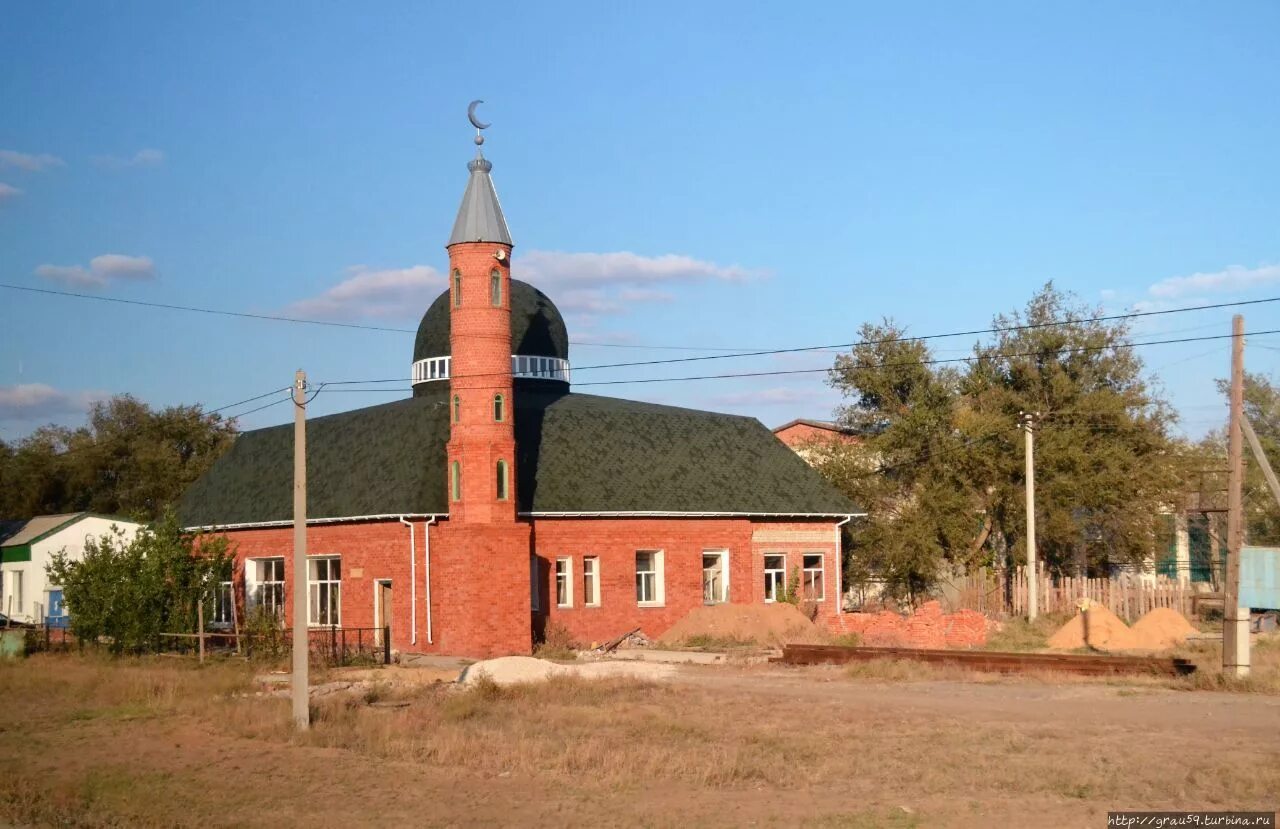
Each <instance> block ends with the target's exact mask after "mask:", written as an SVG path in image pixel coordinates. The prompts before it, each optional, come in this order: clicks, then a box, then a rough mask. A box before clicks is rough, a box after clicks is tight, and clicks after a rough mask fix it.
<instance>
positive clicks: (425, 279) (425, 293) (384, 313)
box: [285, 265, 448, 320]
mask: <svg viewBox="0 0 1280 829" xmlns="http://www.w3.org/2000/svg"><path fill="white" fill-rule="evenodd" d="M347 274H348V276H347V278H346V279H344V280H342V281H341V282H339V283H338V284H337V285H334V286H333V287H332V288H330V289H328V290H327V291H325V292H324V293H322V294H320V295H319V296H315V297H311V298H309V299H302V300H299V301H297V302H295V303H293V304H291V305H289V306H288V307H287V308H286V309H285V312H286V313H288V314H292V315H296V316H301V317H307V318H317V319H337V320H358V319H408V318H412V317H415V316H421V314H422V313H423V312H424V311H426V310H427V306H428V305H430V304H431V301H432V300H434V299H435V298H436V296H437V295H438V294H439V293H440V292H441V291H442V290H444V289H445V287H447V285H448V282H447V281H446V280H445V278H444V275H443V274H441V273H440V272H439V271H437V270H436V269H435V268H432V267H430V266H428V265H414V266H413V267H410V268H392V269H386V270H373V269H371V268H369V267H368V266H367V265H352V266H351V267H349V268H347Z"/></svg>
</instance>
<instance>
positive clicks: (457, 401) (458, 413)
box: [453, 394, 462, 423]
mask: <svg viewBox="0 0 1280 829" xmlns="http://www.w3.org/2000/svg"><path fill="white" fill-rule="evenodd" d="M453 422H454V423H461V422H462V398H461V397H459V396H458V395H456V394H455V395H454V396H453Z"/></svg>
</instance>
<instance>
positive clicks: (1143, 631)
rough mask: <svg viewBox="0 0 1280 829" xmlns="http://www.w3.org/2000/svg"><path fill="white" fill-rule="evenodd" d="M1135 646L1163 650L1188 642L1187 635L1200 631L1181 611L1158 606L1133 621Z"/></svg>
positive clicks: (1132, 630) (1131, 631) (1132, 631)
mask: <svg viewBox="0 0 1280 829" xmlns="http://www.w3.org/2000/svg"><path fill="white" fill-rule="evenodd" d="M1129 632H1130V633H1132V634H1133V639H1134V647H1136V648H1142V649H1144V650H1153V651H1163V650H1168V649H1169V648H1176V647H1178V646H1179V645H1185V644H1186V643H1187V637H1188V636H1191V635H1192V634H1194V633H1199V631H1198V630H1196V629H1195V627H1193V626H1192V624H1191V623H1190V622H1188V621H1187V620H1186V617H1184V616H1183V615H1182V614H1181V613H1179V612H1178V611H1176V610H1173V609H1172V608H1168V607H1157V608H1156V609H1155V610H1152V611H1151V612H1149V613H1147V614H1146V615H1145V616H1143V617H1142V618H1141V619H1139V620H1138V621H1136V622H1134V623H1133V627H1132V628H1130V629H1129Z"/></svg>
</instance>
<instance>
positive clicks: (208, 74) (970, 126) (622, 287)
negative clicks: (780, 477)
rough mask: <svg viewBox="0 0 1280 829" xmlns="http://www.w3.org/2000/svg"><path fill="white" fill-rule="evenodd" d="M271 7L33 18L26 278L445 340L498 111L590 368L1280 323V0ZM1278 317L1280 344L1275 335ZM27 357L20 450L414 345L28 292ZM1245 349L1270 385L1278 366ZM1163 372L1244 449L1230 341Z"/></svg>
mask: <svg viewBox="0 0 1280 829" xmlns="http://www.w3.org/2000/svg"><path fill="white" fill-rule="evenodd" d="M264 5H265V6H266V7H259V5H258V4H252V5H251V4H230V3H227V4H222V3H181V4H174V3H101V4H82V3H51V4H12V5H10V6H9V7H8V8H7V9H6V12H5V22H6V28H7V29H8V31H9V33H10V37H8V38H6V45H5V49H4V50H3V51H0V101H3V102H4V106H5V109H6V110H7V112H6V116H7V117H5V118H4V119H0V282H6V283H11V284H19V285H27V286H32V287H43V288H52V289H56V290H73V291H77V292H83V293H93V294H97V295H101V296H112V297H120V298H126V299H135V300H141V301H147V302H160V303H172V304H184V305H196V306H206V307H214V308H224V309H231V310H239V311H249V312H256V313H266V314H291V315H295V316H306V317H316V318H325V319H335V320H343V321H355V322H364V323H368V324H373V325H382V326H387V327H393V328H407V329H412V328H414V327H416V324H417V319H418V318H419V317H420V316H421V314H422V312H423V311H424V310H425V307H426V305H427V303H428V302H429V301H430V299H431V298H432V297H433V296H434V295H435V293H437V292H439V291H440V290H442V289H443V287H444V285H443V281H442V280H441V279H440V277H439V274H440V272H441V271H442V270H443V269H444V268H445V265H446V262H447V259H446V254H445V251H444V248H443V244H444V242H445V240H446V239H447V237H448V233H449V230H450V228H451V226H452V222H453V218H454V213H455V211H456V210H457V206H458V202H459V200H460V198H461V195H462V191H463V188H464V186H465V183H466V175H467V173H466V169H465V164H466V161H467V160H468V159H469V157H470V156H471V154H472V150H473V147H472V145H471V137H472V132H471V130H470V128H469V127H468V125H467V123H466V120H465V110H466V104H467V101H469V100H470V99H472V98H483V99H485V101H486V104H485V105H484V106H482V107H481V115H482V117H484V118H486V119H488V120H490V121H492V123H493V127H492V128H491V129H490V130H489V131H488V132H487V143H486V145H485V149H486V153H487V155H488V157H489V158H490V159H491V160H492V161H493V162H494V165H495V166H494V173H493V175H494V179H495V182H496V183H497V187H498V191H499V193H500V194H501V197H502V201H503V206H504V208H505V210H506V214H507V219H508V222H509V224H510V226H511V230H512V234H513V235H514V236H515V238H516V243H517V246H516V250H515V256H514V259H513V264H514V267H515V271H516V274H517V275H524V276H525V278H528V279H530V280H531V281H534V282H536V283H537V284H538V285H539V287H542V288H543V289H544V290H546V291H547V292H548V293H549V294H551V296H552V297H553V299H555V300H556V301H557V302H558V303H559V304H560V305H561V307H562V309H563V310H564V311H565V313H566V316H567V317H568V319H569V325H570V335H571V338H572V339H573V341H574V342H575V345H574V346H573V349H572V353H571V357H572V359H573V362H574V364H575V365H577V366H587V365H593V364H599V363H614V362H619V361H632V360H646V359H657V358H662V357H670V356H681V355H682V354H687V355H690V356H692V355H699V354H708V353H715V352H711V351H705V350H699V351H693V350H690V351H684V352H682V351H675V350H672V349H671V347H672V346H679V347H682V348H692V347H697V348H699V349H716V348H720V349H738V348H747V349H757V348H780V347H790V346H797V345H812V344H822V343H840V342H848V341H850V340H853V339H856V329H857V327H858V325H859V324H860V323H861V322H863V321H865V320H870V319H879V318H881V317H893V318H895V319H897V320H898V321H899V322H901V323H904V324H906V325H907V326H908V327H909V329H910V331H912V332H913V333H917V334H928V333H936V332H943V331H952V330H957V329H968V328H980V327H983V326H984V325H985V324H987V323H988V322H989V321H990V319H991V317H992V316H993V315H994V314H996V313H998V312H1002V311H1009V310H1012V309H1014V308H1017V307H1020V306H1022V305H1023V304H1024V303H1025V302H1026V300H1027V299H1028V298H1029V297H1030V296H1031V295H1032V293H1033V292H1034V291H1035V289H1036V288H1037V287H1038V286H1040V285H1041V284H1043V283H1044V282H1045V281H1046V280H1049V279H1052V280H1054V281H1055V282H1056V283H1057V284H1058V285H1059V286H1060V287H1063V288H1066V289H1068V290H1071V291H1074V292H1076V293H1077V294H1079V296H1080V297H1081V298H1083V299H1085V300H1087V301H1089V302H1091V303H1099V304H1102V305H1104V306H1105V307H1106V308H1108V309H1109V310H1113V311H1123V310H1125V309H1127V308H1130V307H1134V306H1138V307H1143V308H1163V307H1171V306H1176V305H1185V304H1200V303H1205V302H1225V301H1232V300H1237V299H1251V298H1261V297H1268V296H1273V295H1280V234H1277V232H1276V231H1277V228H1280V206H1278V204H1277V200H1276V193H1277V191H1278V190H1280V187H1278V185H1280V154H1277V153H1276V152H1275V147H1277V146H1280V107H1277V106H1276V101H1278V100H1280V51H1278V50H1276V49H1275V42H1274V37H1275V33H1276V32H1277V31H1280V5H1277V4H1275V3H1272V2H1258V3H1248V2H1237V3H1230V4H1215V3H1192V2H1176V3H1167V2H1166V3H1139V2H1133V3H1124V4H1103V3H1076V4H1056V5H1053V6H1051V5H1050V4H1031V3H973V4H952V3H941V2H937V3H923V4H908V3H894V4H888V3H883V4H875V5H870V4H845V3H831V4H801V3H785V4H784V3H776V4H762V3H761V4H745V3H741V2H736V3H710V2H707V3H696V4H695V3H658V2H652V3H644V4H622V3H619V4H580V5H576V4H567V3H547V4H533V3H522V4H515V3H512V4H504V3H486V4H483V5H480V6H475V5H464V4H455V5H451V6H445V5H444V4H424V3H385V4H378V5H376V6H372V7H370V6H363V5H359V4H310V5H307V6H305V7H301V6H293V5H292V4H264ZM1230 314H1231V312H1230V311H1214V312H1197V313H1188V314H1181V315H1175V316H1171V317H1166V318H1161V320H1160V321H1159V322H1158V323H1157V322H1147V323H1144V324H1143V325H1142V326H1140V328H1139V332H1140V335H1141V336H1142V337H1143V338H1157V337H1160V336H1162V335H1164V334H1165V333H1168V332H1178V333H1170V334H1169V336H1199V335H1205V334H1221V333H1227V332H1228V331H1229V319H1230ZM1246 321H1247V324H1248V327H1249V329H1250V330H1266V329H1280V303H1277V304H1275V305H1261V306H1255V307H1253V308H1250V309H1247V312H1246ZM0 337H2V338H3V339H0V438H4V439H6V440H14V439H16V438H18V437H20V436H21V435H23V434H25V433H27V432H29V431H30V430H31V429H32V428H34V427H35V426H36V425H38V424H40V423H43V422H48V421H56V422H62V423H69V424H78V423H80V422H82V421H83V409H84V405H85V403H86V401H87V400H90V399H93V398H95V397H99V396H102V395H105V394H111V393H120V392H131V393H133V394H135V395H137V396H139V397H141V398H142V399H144V400H147V401H149V402H151V403H153V404H157V405H165V404H173V403H194V402H199V403H203V404H205V405H206V406H207V407H216V406H221V405H223V404H227V403H231V402H233V401H237V400H241V399H243V398H247V397H250V396H253V395H255V394H259V393H262V392H266V391H269V390H271V389H274V388H278V387H281V386H284V385H286V384H287V383H288V382H289V381H290V379H291V377H292V374H293V371H294V369H295V368H298V367H303V368H305V369H307V371H308V372H309V374H310V376H311V377H312V379H313V380H316V381H333V380H346V379H363V378H395V377H407V376H408V369H409V361H410V357H411V349H412V339H413V338H412V335H411V334H406V333H388V332H374V331H359V330H340V329H333V328H322V327H311V326H302V325H286V324H280V323H272V322H261V321H248V320H234V319H228V318H224V317H211V316H205V315H197V314H186V313H177V312H161V311H155V310H149V309H145V308H134V307H128V306H123V305H114V304H104V303H96V302H89V301H84V300H73V299H64V298H59V297H49V296H39V295H34V294H28V293H20V292H14V291H6V290H0ZM601 343H609V344H612V345H611V346H610V347H606V346H605V345H601ZM1250 343H1251V346H1257V347H1251V348H1250V350H1249V356H1248V363H1249V368H1250V369H1251V370H1262V371H1271V370H1273V369H1274V367H1275V366H1276V365H1277V361H1276V359H1275V358H1276V355H1277V352H1276V351H1275V350H1274V349H1275V348H1277V347H1280V336H1270V337H1257V338H1254V339H1252V340H1251V341H1250ZM970 345H971V340H948V341H942V342H940V343H938V349H939V351H940V356H954V355H955V354H961V353H965V351H966V350H967V349H968V347H969V346H970ZM618 346H627V347H618ZM639 346H665V348H662V349H651V348H642V347H639ZM1143 354H1144V357H1145V358H1146V360H1147V363H1148V365H1149V366H1150V367H1151V369H1152V372H1153V374H1154V375H1155V376H1157V377H1158V378H1159V380H1160V381H1161V382H1162V383H1163V386H1164V388H1165V390H1166V391H1167V393H1168V395H1169V397H1170V398H1171V399H1172V400H1173V402H1174V403H1175V404H1176V405H1177V407H1178V408H1179V410H1180V411H1181V412H1182V414H1183V418H1184V424H1183V425H1184V428H1185V429H1186V430H1187V431H1188V432H1189V433H1191V434H1200V433H1202V432H1204V431H1205V430H1206V429H1207V428H1210V427H1211V426H1213V425H1215V423H1217V422H1220V419H1221V416H1222V412H1223V409H1222V407H1221V406H1220V404H1219V401H1218V398H1217V395H1216V393H1215V391H1214V389H1213V385H1212V381H1213V378H1214V377H1218V376H1223V375H1224V374H1225V372H1226V369H1227V361H1228V346H1227V343H1226V342H1225V341H1221V342H1214V343H1191V344H1187V345H1181V346H1158V347H1151V348H1148V349H1144V350H1143ZM832 356H833V355H831V354H828V353H821V352H819V353H816V354H810V355H805V356H790V357H757V358H751V359H737V360H717V361H714V362H712V363H709V364H701V365H699V364H693V365H690V366H687V367H679V366H677V367H657V368H648V369H626V370H624V369H607V370H597V371H590V372H588V371H579V372H578V373H577V374H576V375H575V381H576V382H577V383H585V382H587V381H589V380H619V379H631V378H640V377H671V376H680V375H692V374H706V373H720V372H729V371H771V370H785V369H807V368H822V367H825V366H827V365H829V364H830V362H831V359H832ZM581 390H583V391H587V390H592V389H588V388H587V387H585V386H582V387H581ZM594 390H595V391H602V393H607V394H612V395H617V396H625V397H634V398H638V399H643V400H653V401H658V402H666V403H673V404H677V405H689V406H697V407H702V408H711V409H715V410H720V411H733V412H740V413H745V414H750V415H754V416H757V417H759V418H760V419H761V420H763V421H764V422H765V423H766V424H768V425H771V426H772V425H777V424H779V423H781V422H784V421H786V420H789V419H791V418H793V417H827V416H829V415H830V414H831V412H832V408H833V406H834V405H835V404H836V403H837V402H838V400H837V397H836V396H835V394H834V393H833V392H832V391H831V390H829V389H827V388H826V387H825V386H824V384H823V377H822V375H821V374H809V375H798V376H792V377H778V378H756V379H752V380H717V381H701V382H695V383H653V384H646V385H635V386H628V385H620V386H606V387H601V388H596V389H594ZM395 396H396V395H395V394H388V393H381V394H368V395H365V394H337V393H329V392H328V391H326V392H323V393H321V394H320V396H319V397H317V399H316V401H315V403H314V404H313V406H314V409H313V410H314V411H315V412H316V413H326V412H332V411H340V410H343V409H348V408H354V407H357V406H361V405H367V404H371V403H374V402H381V401H385V400H389V399H393V398H394V397H395ZM267 402H270V398H268V400H267ZM248 408H252V407H251V406H245V407H242V409H241V411H242V410H245V409H248ZM288 417H289V411H288V409H287V407H284V406H274V407H271V408H267V409H265V410H263V411H261V412H257V413H253V414H249V415H247V416H246V417H245V418H244V419H243V421H242V426H244V427H245V428H252V427H256V426H262V425H269V424H272V423H277V422H282V421H284V420H285V419H287V418H288Z"/></svg>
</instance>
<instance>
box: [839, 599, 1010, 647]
mask: <svg viewBox="0 0 1280 829" xmlns="http://www.w3.org/2000/svg"><path fill="white" fill-rule="evenodd" d="M987 626H988V621H987V617H985V616H983V615H982V614H981V613H979V612H977V611H976V610H960V611H958V612H956V613H943V612H942V605H940V604H939V603H938V602H925V603H924V604H923V605H921V606H920V607H919V608H918V609H917V610H916V611H915V612H914V613H912V614H911V615H910V616H903V615H902V614H901V613H895V612H894V611H892V610H882V611H880V612H879V613H845V614H842V615H841V616H840V617H838V618H832V619H829V620H828V627H829V628H830V629H831V631H832V632H833V633H837V634H840V633H856V634H857V635H858V637H859V638H860V639H861V642H862V644H863V645H867V646H869V647H884V648H976V647H981V646H982V645H985V644H986V643H987Z"/></svg>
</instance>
